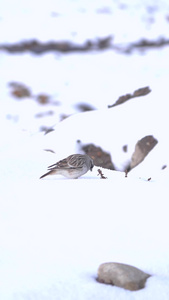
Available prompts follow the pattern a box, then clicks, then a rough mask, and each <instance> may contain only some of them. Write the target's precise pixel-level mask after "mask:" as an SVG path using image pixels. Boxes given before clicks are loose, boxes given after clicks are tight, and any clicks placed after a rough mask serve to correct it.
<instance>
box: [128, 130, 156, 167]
mask: <svg viewBox="0 0 169 300" xmlns="http://www.w3.org/2000/svg"><path fill="white" fill-rule="evenodd" d="M157 143H158V141H157V140H156V139H155V138H154V137H153V136H152V135H147V136H145V137H144V138H142V139H141V140H139V141H138V142H137V144H136V146H135V151H134V153H133V155H132V158H131V164H130V169H133V168H134V167H136V166H137V165H138V164H140V163H141V162H142V161H143V160H144V158H145V157H146V156H147V154H148V153H149V152H150V151H151V150H152V149H153V148H154V147H155V145H156V144H157Z"/></svg>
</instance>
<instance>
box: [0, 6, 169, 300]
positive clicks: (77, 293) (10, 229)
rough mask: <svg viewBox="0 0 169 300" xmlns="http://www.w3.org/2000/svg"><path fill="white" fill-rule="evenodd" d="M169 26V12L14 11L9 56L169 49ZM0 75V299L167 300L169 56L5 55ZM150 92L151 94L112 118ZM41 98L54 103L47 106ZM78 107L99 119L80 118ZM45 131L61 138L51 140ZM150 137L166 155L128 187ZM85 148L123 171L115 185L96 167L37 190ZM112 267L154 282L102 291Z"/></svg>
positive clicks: (2, 16) (5, 15)
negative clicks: (95, 43) (87, 44)
mask: <svg viewBox="0 0 169 300" xmlns="http://www.w3.org/2000/svg"><path fill="white" fill-rule="evenodd" d="M168 17H169V4H168V1H159V2H158V4H156V3H155V2H153V1H138V0H137V1H110V0H109V1H108V0H107V1H104V2H103V1H85V2H84V1H70V0H69V1H68V0H67V1H66V0H64V1H49V0H48V1H43V4H42V3H41V2H40V1H36V2H35V1H30V0H29V1H24V2H20V1H17V0H14V1H5V2H4V3H3V5H2V4H1V9H0V44H2V43H6V42H8V43H12V42H16V41H17V42H18V41H22V40H29V39H32V38H37V39H38V40H41V41H50V40H53V39H55V40H70V41H74V42H76V43H81V42H84V41H86V39H89V38H91V39H93V38H98V37H104V36H106V35H110V34H111V35H113V36H114V39H113V42H114V43H115V44H116V45H125V44H126V43H129V42H133V41H134V42H135V41H139V39H140V38H142V37H146V38H149V39H150V40H151V39H152V40H154V39H156V38H159V37H166V38H168V27H169V22H168ZM0 68H1V72H0V91H1V93H0V106H1V107H0V120H1V139H0V165H1V171H0V181H1V188H0V282H1V284H0V299H2V300H25V299H30V300H34V299H46V300H52V299H59V300H60V299H66V300H69V299H70V300H74V299H82V300H83V299H84V300H90V299H98V300H103V299H104V300H105V299H106V300H109V299H120V300H121V299H125V300H126V299H127V300H131V299H136V300H140V299H154V300H158V299H159V300H161V299H168V298H169V285H168V281H169V238H168V227H169V221H168V199H169V191H168V175H169V171H168V165H169V158H168V153H169V149H168V148H169V142H168V136H167V129H168V128H169V121H168V70H169V60H168V47H164V48H159V49H158V48H157V49H152V50H148V51H145V52H139V51H135V52H134V53H132V54H131V55H129V54H122V53H121V54H119V53H118V52H115V51H113V50H105V51H100V52H98V51H92V52H91V53H90V52H88V53H73V54H61V53H50V54H45V55H41V56H36V55H32V54H31V53H27V54H13V55H10V54H8V53H6V52H2V51H1V55H0ZM10 82H21V83H23V84H25V85H26V86H28V87H30V89H31V93H32V96H31V97H30V98H29V97H27V98H25V99H24V100H16V99H14V97H13V96H12V95H11V89H10V87H9V83H10ZM143 86H149V87H150V89H151V90H152V92H151V93H150V94H148V95H147V96H144V97H139V98H134V99H131V100H129V101H128V102H126V103H125V104H122V105H119V106H116V107H114V108H111V109H108V108H107V106H108V105H110V104H113V103H114V102H115V101H116V100H117V99H118V97H119V96H121V95H123V94H126V93H132V92H133V91H134V90H136V89H138V88H140V87H143ZM40 93H45V94H48V95H50V96H51V99H52V101H51V102H50V103H49V104H46V105H41V104H39V103H38V102H37V101H35V98H36V95H38V94H40ZM78 103H88V104H90V105H92V106H93V107H95V108H96V110H93V111H90V112H84V113H79V111H78V109H77V104H78ZM51 111H52V113H50V112H51ZM37 114H40V115H41V117H37ZM69 114H72V116H71V117H69V118H67V119H65V120H64V121H62V122H59V121H60V118H61V116H63V115H69ZM43 126H45V127H49V128H50V127H52V128H53V129H54V131H52V132H50V133H48V134H46V135H45V134H44V132H42V131H41V128H42V127H43ZM145 135H153V136H154V137H155V138H156V139H157V140H158V144H157V145H156V146H155V148H154V149H153V150H152V151H151V152H150V153H149V155H148V156H147V157H146V158H145V160H144V161H143V162H142V163H141V164H140V165H139V166H137V167H136V168H134V169H133V170H132V171H131V172H130V173H129V174H128V177H127V178H126V177H125V174H124V170H125V166H126V165H127V164H128V162H129V161H130V159H131V155H132V153H133V151H134V147H135V144H136V142H137V141H138V140H139V139H141V138H142V137H144V136H145ZM77 140H80V141H81V143H82V144H87V143H91V142H92V143H94V144H95V145H98V146H101V147H102V148H103V149H104V150H106V151H108V152H109V153H110V154H111V157H112V160H113V163H114V164H115V166H116V168H117V169H118V170H119V171H110V170H106V169H103V173H104V175H105V176H106V177H107V179H106V180H102V179H100V178H99V176H98V171H97V169H98V168H97V167H94V170H93V172H88V173H87V174H85V175H84V176H83V177H81V178H79V179H78V180H68V179H65V178H63V177H61V176H58V177H56V176H53V177H52V176H51V177H49V178H46V179H44V180H39V177H40V175H42V174H43V173H44V172H45V171H46V168H47V166H48V165H50V164H52V163H55V162H56V161H57V160H59V159H61V158H64V157H66V156H67V155H69V154H72V153H78V152H80V148H79V143H77ZM124 145H127V146H128V151H127V152H124V151H123V149H122V148H123V146H124ZM45 149H48V150H52V151H53V152H51V151H44V150H45ZM164 165H166V166H167V167H166V168H165V169H164V170H162V167H163V166H164ZM150 177H151V180H150V181H148V178H150ZM109 261H113V262H122V263H126V264H131V265H133V266H135V267H137V268H140V269H142V270H143V271H145V272H147V273H149V274H151V275H152V276H151V277H150V278H149V279H148V280H147V283H146V287H145V288H144V289H142V290H140V291H137V292H130V291H126V290H123V289H120V288H118V287H115V286H109V285H104V284H100V283H98V282H97V281H96V277H97V269H98V267H99V265H100V264H101V263H103V262H109Z"/></svg>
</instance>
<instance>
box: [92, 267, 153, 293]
mask: <svg viewBox="0 0 169 300" xmlns="http://www.w3.org/2000/svg"><path fill="white" fill-rule="evenodd" d="M150 276H151V275H149V274H147V273H145V272H143V271H141V270H140V269H137V268H135V267H133V266H130V265H126V264H121V263H113V262H109V263H103V264H101V265H100V266H99V269H98V278H97V281H98V282H101V283H106V284H112V285H115V286H118V287H121V288H124V289H127V290H130V291H136V290H139V289H142V288H144V286H145V282H146V280H147V278H149V277H150Z"/></svg>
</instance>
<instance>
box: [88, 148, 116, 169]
mask: <svg viewBox="0 0 169 300" xmlns="http://www.w3.org/2000/svg"><path fill="white" fill-rule="evenodd" d="M82 150H83V151H84V152H85V153H86V154H87V155H89V156H90V157H91V158H92V159H93V162H94V165H95V166H98V167H102V168H105V169H110V170H115V167H114V165H113V163H112V161H111V156H110V154H109V153H107V152H105V151H103V150H102V149H101V148H100V147H97V146H95V145H94V144H87V145H85V146H83V147H82Z"/></svg>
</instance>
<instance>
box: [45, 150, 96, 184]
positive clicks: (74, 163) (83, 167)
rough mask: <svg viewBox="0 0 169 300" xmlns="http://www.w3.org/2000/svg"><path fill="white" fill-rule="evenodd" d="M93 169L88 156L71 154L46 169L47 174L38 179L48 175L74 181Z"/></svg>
mask: <svg viewBox="0 0 169 300" xmlns="http://www.w3.org/2000/svg"><path fill="white" fill-rule="evenodd" d="M93 167H94V163H93V160H92V159H91V158H90V157H89V156H88V155H86V154H85V155H82V154H72V155H69V156H68V157H67V158H64V159H62V160H60V161H58V162H57V163H55V164H53V165H51V166H49V167H48V170H49V172H47V173H45V174H44V175H42V176H41V177H40V179H41V178H43V177H45V176H48V175H55V174H58V175H63V176H65V177H67V178H72V179H76V178H78V177H80V176H82V175H84V174H85V173H87V172H88V171H89V170H90V171H92V169H93Z"/></svg>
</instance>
